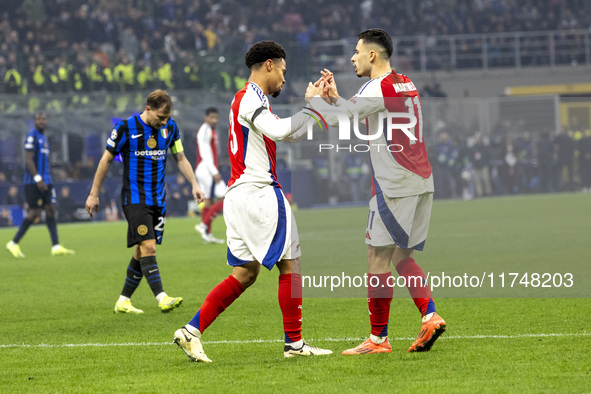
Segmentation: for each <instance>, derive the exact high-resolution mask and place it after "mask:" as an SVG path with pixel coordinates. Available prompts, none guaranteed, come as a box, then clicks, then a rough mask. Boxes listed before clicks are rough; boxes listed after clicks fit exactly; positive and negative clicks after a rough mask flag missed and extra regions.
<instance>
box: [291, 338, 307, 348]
mask: <svg viewBox="0 0 591 394" xmlns="http://www.w3.org/2000/svg"><path fill="white" fill-rule="evenodd" d="M289 346H291V348H292V349H295V350H298V349H301V348H302V346H304V340H303V339H300V340H299V341H297V342H291V343H290V344H289Z"/></svg>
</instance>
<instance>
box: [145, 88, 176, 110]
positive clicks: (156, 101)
mask: <svg viewBox="0 0 591 394" xmlns="http://www.w3.org/2000/svg"><path fill="white" fill-rule="evenodd" d="M146 104H147V105H149V106H150V108H152V109H153V110H157V109H163V110H165V111H172V100H171V98H170V96H169V95H168V92H167V91H166V90H162V89H156V90H154V91H153V92H152V93H150V95H149V96H148V100H147V101H146Z"/></svg>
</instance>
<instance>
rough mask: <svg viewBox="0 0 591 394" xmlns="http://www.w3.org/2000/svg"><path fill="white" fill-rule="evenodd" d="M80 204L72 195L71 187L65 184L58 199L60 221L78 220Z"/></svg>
mask: <svg viewBox="0 0 591 394" xmlns="http://www.w3.org/2000/svg"><path fill="white" fill-rule="evenodd" d="M77 208H78V205H77V204H76V202H75V201H74V199H73V198H72V196H71V195H70V187H69V186H63V187H62V189H61V190H60V198H59V199H58V213H59V221H60V223H66V222H73V221H75V220H76V209H77Z"/></svg>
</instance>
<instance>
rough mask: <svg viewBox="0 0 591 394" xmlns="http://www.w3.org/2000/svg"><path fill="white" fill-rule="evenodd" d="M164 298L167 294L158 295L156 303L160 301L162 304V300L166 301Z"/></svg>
mask: <svg viewBox="0 0 591 394" xmlns="http://www.w3.org/2000/svg"><path fill="white" fill-rule="evenodd" d="M164 297H166V293H165V292H160V293H158V294H156V301H158V303H160V302H162V300H163V299H164Z"/></svg>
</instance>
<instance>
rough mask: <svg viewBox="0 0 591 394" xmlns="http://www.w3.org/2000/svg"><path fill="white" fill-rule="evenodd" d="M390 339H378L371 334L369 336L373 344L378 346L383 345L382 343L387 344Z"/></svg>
mask: <svg viewBox="0 0 591 394" xmlns="http://www.w3.org/2000/svg"><path fill="white" fill-rule="evenodd" d="M387 338H388V337H378V336H376V335H373V334H370V335H369V339H371V341H372V342H373V343H375V344H376V345H381V344H382V343H384V342H386V339H387Z"/></svg>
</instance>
